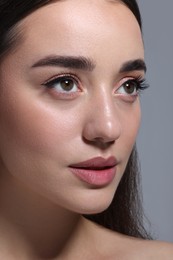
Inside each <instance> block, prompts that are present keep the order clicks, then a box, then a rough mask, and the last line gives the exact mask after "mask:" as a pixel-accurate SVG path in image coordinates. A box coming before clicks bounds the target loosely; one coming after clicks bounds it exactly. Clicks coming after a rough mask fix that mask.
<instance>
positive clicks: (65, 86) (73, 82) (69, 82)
mask: <svg viewBox="0 0 173 260" xmlns="http://www.w3.org/2000/svg"><path fill="white" fill-rule="evenodd" d="M43 85H44V86H46V87H47V88H49V89H53V90H54V91H56V92H58V93H64V94H68V93H75V92H78V91H79V83H78V81H77V79H76V78H74V77H73V76H69V75H68V76H67V75H64V76H58V77H56V78H54V79H52V80H49V81H48V82H46V83H44V84H43Z"/></svg>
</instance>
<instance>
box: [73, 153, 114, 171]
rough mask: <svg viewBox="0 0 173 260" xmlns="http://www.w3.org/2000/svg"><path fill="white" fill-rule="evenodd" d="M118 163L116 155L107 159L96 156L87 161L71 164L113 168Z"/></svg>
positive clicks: (80, 166)
mask: <svg viewBox="0 0 173 260" xmlns="http://www.w3.org/2000/svg"><path fill="white" fill-rule="evenodd" d="M116 165H117V160H116V158H115V157H114V156H110V157H109V158H107V159H105V158H103V157H95V158H92V159H89V160H87V161H83V162H79V163H76V164H71V165H70V167H71V168H90V169H103V168H111V167H114V166H116Z"/></svg>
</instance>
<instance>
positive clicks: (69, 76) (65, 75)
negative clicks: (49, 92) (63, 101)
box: [42, 72, 81, 86]
mask: <svg viewBox="0 0 173 260" xmlns="http://www.w3.org/2000/svg"><path fill="white" fill-rule="evenodd" d="M61 78H71V79H73V80H75V82H76V83H77V85H78V86H81V84H80V79H79V77H78V76H76V75H75V74H74V73H64V72H63V73H59V74H58V75H56V76H53V77H51V78H50V79H48V80H46V81H45V82H44V83H42V85H44V86H46V85H48V84H49V83H51V82H53V81H54V80H58V79H61Z"/></svg>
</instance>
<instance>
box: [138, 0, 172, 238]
mask: <svg viewBox="0 0 173 260" xmlns="http://www.w3.org/2000/svg"><path fill="white" fill-rule="evenodd" d="M138 3H139V6H140V10H141V14H142V18H143V34H144V43H145V57H146V63H147V67H148V72H147V81H148V82H149V84H150V88H149V89H148V90H146V92H145V93H144V94H143V95H142V97H141V99H142V100H141V102H142V125H141V130H140V133H139V137H138V141H137V145H138V152H139V157H140V161H141V168H142V183H143V197H144V207H145V212H146V215H147V216H148V218H149V219H150V221H151V224H152V230H153V233H154V235H155V237H156V238H157V239H159V240H166V241H170V242H173V14H172V13H173V1H172V0H164V1H163V0H138Z"/></svg>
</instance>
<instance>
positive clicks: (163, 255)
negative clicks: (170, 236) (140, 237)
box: [142, 241, 173, 260]
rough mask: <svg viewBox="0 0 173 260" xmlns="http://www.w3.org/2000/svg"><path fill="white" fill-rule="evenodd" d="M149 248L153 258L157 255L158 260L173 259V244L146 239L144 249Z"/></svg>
mask: <svg viewBox="0 0 173 260" xmlns="http://www.w3.org/2000/svg"><path fill="white" fill-rule="evenodd" d="M146 249H147V250H148V255H149V256H150V257H151V259H155V258H156V257H157V259H158V260H162V259H164V260H172V259H173V244H172V243H167V242H162V241H144V242H143V243H142V250H143V251H144V252H145V251H146Z"/></svg>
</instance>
